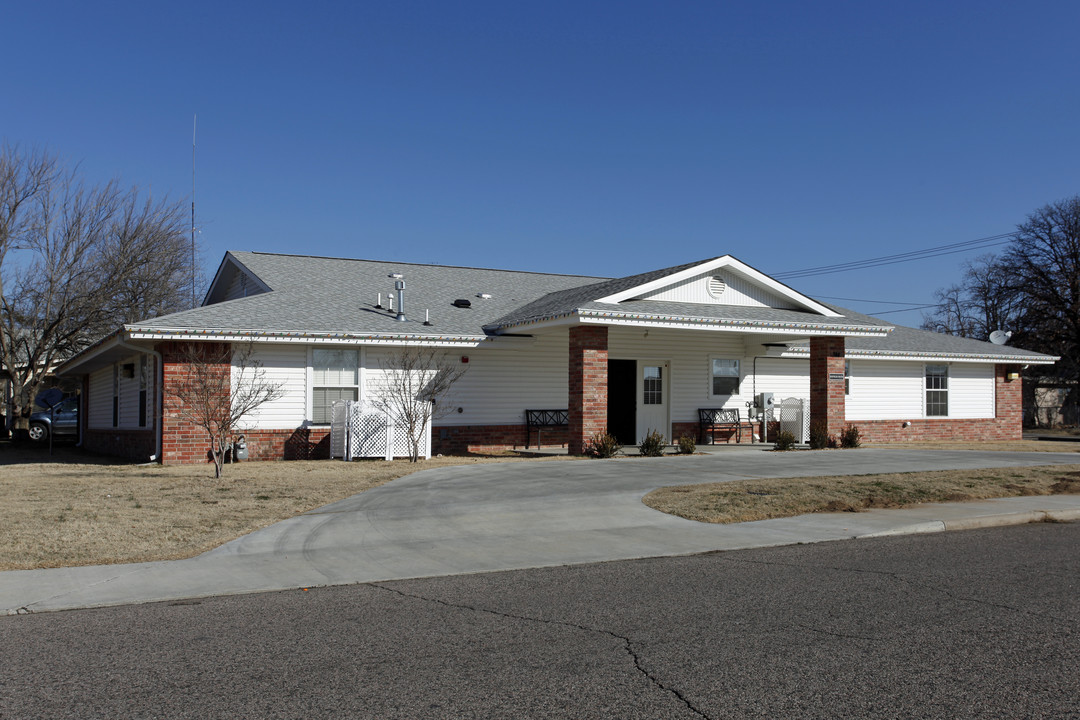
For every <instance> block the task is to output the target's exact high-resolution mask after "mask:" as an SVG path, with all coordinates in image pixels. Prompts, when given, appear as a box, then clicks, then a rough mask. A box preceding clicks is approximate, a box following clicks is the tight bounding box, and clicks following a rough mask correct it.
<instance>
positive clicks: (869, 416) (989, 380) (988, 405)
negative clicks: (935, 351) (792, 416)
mask: <svg viewBox="0 0 1080 720" xmlns="http://www.w3.org/2000/svg"><path fill="white" fill-rule="evenodd" d="M850 362H851V380H850V382H851V385H850V387H851V393H850V394H849V395H848V396H847V399H846V403H845V407H846V418H847V420H849V421H852V422H855V421H859V420H913V419H917V418H926V417H928V416H927V415H926V411H925V403H926V394H925V393H926V375H925V367H926V366H925V364H924V363H921V362H904V361H890V360H851V361H850ZM948 392H949V414H948V416H947V417H946V416H938V417H940V418H941V419H980V418H992V417H994V413H995V404H994V366H993V365H983V364H974V363H953V364H951V365H949V390H948Z"/></svg>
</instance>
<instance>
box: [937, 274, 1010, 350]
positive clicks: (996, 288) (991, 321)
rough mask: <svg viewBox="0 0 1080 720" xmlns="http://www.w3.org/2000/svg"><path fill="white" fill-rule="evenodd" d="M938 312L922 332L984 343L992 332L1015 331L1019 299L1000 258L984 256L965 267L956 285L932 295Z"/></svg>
mask: <svg viewBox="0 0 1080 720" xmlns="http://www.w3.org/2000/svg"><path fill="white" fill-rule="evenodd" d="M934 296H935V298H936V299H937V301H938V303H939V304H938V308H937V310H936V311H935V312H934V313H933V314H932V315H925V316H924V317H923V324H922V329H923V330H930V331H933V332H940V333H945V334H947V335H958V336H960V337H969V338H977V339H979V340H986V339H987V338H989V337H990V333H992V332H993V331H995V330H1004V329H1010V330H1015V329H1017V325H1018V322H1019V316H1020V314H1021V311H1022V309H1023V303H1022V295H1021V293H1020V288H1019V286H1018V285H1017V284H1016V283H1015V281H1014V279H1013V277H1012V273H1011V272H1010V270H1009V267H1008V266H1007V265H1006V263H1005V262H1004V261H1003V259H1002V258H1000V257H997V256H994V255H983V256H981V257H978V258H975V259H974V260H972V261H969V262H967V263H965V264H964V276H963V280H962V281H961V283H960V284H959V285H952V286H951V287H948V288H944V289H942V290H938V291H937V292H936V293H934Z"/></svg>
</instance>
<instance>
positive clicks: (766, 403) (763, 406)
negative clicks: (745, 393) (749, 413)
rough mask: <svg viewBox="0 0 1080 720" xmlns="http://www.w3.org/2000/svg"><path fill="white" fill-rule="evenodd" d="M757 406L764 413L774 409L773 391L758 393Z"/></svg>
mask: <svg viewBox="0 0 1080 720" xmlns="http://www.w3.org/2000/svg"><path fill="white" fill-rule="evenodd" d="M757 406H758V409H759V410H761V412H762V413H764V412H767V411H769V410H772V409H773V394H772V393H767V392H763V393H758V396H757Z"/></svg>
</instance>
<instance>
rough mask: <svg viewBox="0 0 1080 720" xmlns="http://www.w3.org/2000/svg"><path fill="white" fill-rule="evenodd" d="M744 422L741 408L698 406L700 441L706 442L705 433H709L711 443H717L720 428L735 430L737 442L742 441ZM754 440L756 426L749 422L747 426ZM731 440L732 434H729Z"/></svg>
mask: <svg viewBox="0 0 1080 720" xmlns="http://www.w3.org/2000/svg"><path fill="white" fill-rule="evenodd" d="M742 429H743V422H742V420H741V419H740V418H739V410H738V409H737V408H736V409H734V410H724V409H723V408H698V442H700V443H704V442H705V433H709V434H710V436H711V438H710V443H709V444H710V445H715V444H716V433H717V431H720V430H734V431H735V442H736V443H739V442H742ZM747 429H748V430H749V431H750V433H751V435H750V437H751V440H753V437H754V436H753V432H754V426H753V425H752V424H748V428H747ZM728 440H729V441H730V440H731V435H728Z"/></svg>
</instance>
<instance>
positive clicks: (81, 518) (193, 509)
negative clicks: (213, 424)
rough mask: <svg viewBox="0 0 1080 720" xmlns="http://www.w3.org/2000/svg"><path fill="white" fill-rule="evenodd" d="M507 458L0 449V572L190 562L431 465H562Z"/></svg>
mask: <svg viewBox="0 0 1080 720" xmlns="http://www.w3.org/2000/svg"><path fill="white" fill-rule="evenodd" d="M560 460H562V461H566V460H567V458H565V457H562V458H558V457H556V458H543V459H528V460H523V459H522V458H519V457H515V456H514V455H512V454H506V455H496V456H470V457H447V458H432V459H431V460H427V461H421V462H419V463H415V464H414V463H409V462H406V461H397V460H396V461H394V462H386V461H381V460H363V461H357V462H351V463H346V462H342V461H340V460H307V461H291V462H245V463H239V464H236V465H226V466H225V472H224V475H223V476H222V477H221V478H220V479H218V480H215V479H214V477H213V475H214V470H213V466H212V465H183V466H170V467H162V466H160V465H131V464H126V465H125V464H117V463H116V461H115V460H109V459H106V458H101V457H97V456H93V455H90V454H89V453H83V452H80V451H79V450H77V449H75V448H72V447H70V446H67V447H58V448H57V449H56V452H55V453H54V455H53V456H52V457H50V456H49V455H48V452H47V449H45V448H37V447H29V448H27V447H21V446H19V445H17V444H12V443H0V497H2V498H3V499H4V501H3V503H0V570H19V569H31V568H45V567H69V566H75V565H98V564H109V563H126V562H143V561H149V560H174V559H178V558H184V557H191V556H193V555H197V554H199V553H201V552H204V551H206V550H210V549H212V548H214V547H217V546H218V545H221V544H222V543H225V542H228V541H229V540H232V539H234V538H237V537H239V536H241V535H244V534H247V533H249V532H252V531H254V530H258V529H259V528H263V527H266V526H267V525H270V524H272V523H275V522H277V521H279V520H284V519H286V518H290V517H293V516H295V515H298V514H300V513H304V512H307V511H309V510H314V509H315V508H318V507H321V506H323V505H326V504H328V503H331V502H334V501H336V500H341V499H343V498H347V497H349V496H351V495H355V494H356V493H359V492H363V491H365V490H368V489H371V488H374V487H378V486H379V485H383V484H385V483H387V482H390V481H391V480H394V479H396V478H399V477H402V476H404V475H409V474H411V473H414V472H417V471H420V470H428V469H432V468H439V467H448V466H452V465H464V464H474V463H491V462H522V461H528V462H558V461H560Z"/></svg>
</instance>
